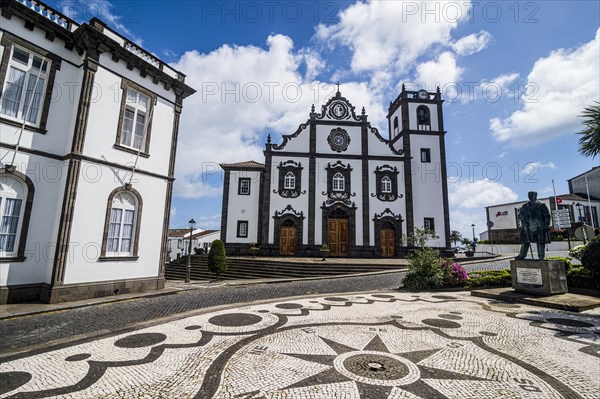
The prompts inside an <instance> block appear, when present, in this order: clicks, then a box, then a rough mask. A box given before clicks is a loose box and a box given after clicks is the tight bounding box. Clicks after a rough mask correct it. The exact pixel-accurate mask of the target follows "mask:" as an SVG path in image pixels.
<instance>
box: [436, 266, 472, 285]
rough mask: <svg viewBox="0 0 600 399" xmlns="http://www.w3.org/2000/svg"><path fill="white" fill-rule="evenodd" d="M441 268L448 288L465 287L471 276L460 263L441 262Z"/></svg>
mask: <svg viewBox="0 0 600 399" xmlns="http://www.w3.org/2000/svg"><path fill="white" fill-rule="evenodd" d="M441 263H442V264H441V267H442V270H443V272H444V285H445V286H447V287H455V286H460V285H464V284H465V282H466V281H467V279H468V278H469V275H468V274H467V271H466V270H465V268H464V267H462V266H461V265H460V264H459V263H458V262H452V261H450V260H444V261H442V262H441Z"/></svg>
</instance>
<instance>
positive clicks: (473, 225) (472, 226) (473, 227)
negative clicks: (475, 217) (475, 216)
mask: <svg viewBox="0 0 600 399" xmlns="http://www.w3.org/2000/svg"><path fill="white" fill-rule="evenodd" d="M471 228H472V229H473V252H475V245H477V244H475V223H473V224H472V225H471Z"/></svg>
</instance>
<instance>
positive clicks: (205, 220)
mask: <svg viewBox="0 0 600 399" xmlns="http://www.w3.org/2000/svg"><path fill="white" fill-rule="evenodd" d="M197 225H198V226H201V227H202V228H203V229H204V230H214V229H217V230H218V229H220V228H221V214H220V213H215V214H212V215H200V217H199V218H198V223H197Z"/></svg>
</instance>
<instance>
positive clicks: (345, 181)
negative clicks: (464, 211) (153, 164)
mask: <svg viewBox="0 0 600 399" xmlns="http://www.w3.org/2000/svg"><path fill="white" fill-rule="evenodd" d="M442 103H443V100H442V97H441V93H440V90H439V88H438V89H437V91H435V92H428V91H426V90H419V91H410V90H406V88H405V86H404V85H403V86H402V91H401V93H400V94H399V96H398V97H397V98H396V99H395V100H394V101H392V102H390V106H389V112H388V115H387V119H388V130H389V132H388V135H387V137H384V136H382V135H381V133H380V132H379V130H378V129H377V128H376V127H374V126H372V125H371V122H370V121H369V119H368V115H367V113H366V110H365V109H364V107H363V108H362V110H360V111H358V112H357V110H356V108H355V107H354V106H353V105H352V103H351V102H350V101H349V99H347V98H345V97H343V96H342V94H341V92H340V91H339V87H338V91H337V93H336V94H335V95H334V96H332V97H331V98H330V99H329V100H328V101H327V103H326V104H325V105H323V106H322V107H321V110H320V112H317V111H316V110H315V106H314V105H313V106H312V109H311V111H310V114H309V117H308V120H306V122H304V123H302V124H300V126H299V127H298V129H297V130H296V131H295V132H293V133H291V134H288V135H283V136H282V139H281V142H280V143H273V142H271V137H270V136H269V137H268V138H267V142H266V145H265V150H264V155H265V160H264V163H260V162H256V161H246V162H239V163H223V164H221V167H222V169H223V170H224V186H223V208H222V218H221V240H223V242H224V243H225V248H226V251H227V253H228V254H230V255H233V254H247V253H248V249H249V247H250V245H251V244H256V246H258V247H260V255H261V256H318V255H319V249H320V248H321V246H322V245H323V244H327V245H328V246H329V249H330V254H329V256H330V257H352V258H379V257H398V256H404V255H406V254H407V253H408V251H409V250H410V249H411V247H412V245H413V243H412V240H411V239H410V233H412V232H414V231H415V229H416V228H427V229H431V230H434V231H435V232H436V235H437V236H438V238H436V239H432V240H429V241H428V242H427V246H430V247H434V248H438V249H440V250H442V251H447V250H449V249H450V225H449V212H448V187H447V180H446V153H445V144H444V140H445V133H446V132H445V131H444V122H443V113H442ZM407 233H408V236H407ZM406 237H409V238H408V239H406Z"/></svg>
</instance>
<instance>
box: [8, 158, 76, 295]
mask: <svg viewBox="0 0 600 399" xmlns="http://www.w3.org/2000/svg"><path fill="white" fill-rule="evenodd" d="M12 155H13V152H12V151H7V150H6V149H4V148H0V157H2V159H6V158H8V157H9V158H11V159H12ZM15 164H16V166H17V171H19V172H21V173H23V174H25V175H27V176H28V177H29V178H30V179H31V181H32V183H33V185H34V197H33V206H32V213H31V218H30V222H29V230H28V234H27V242H26V247H25V257H26V260H25V261H24V262H14V263H0V285H3V286H4V285H17V284H33V283H41V282H46V283H49V282H50V278H51V274H52V266H53V262H54V254H55V250H56V235H57V232H58V216H60V210H61V207H62V197H63V193H64V182H65V180H66V176H67V169H68V168H67V162H63V161H58V160H53V159H48V158H45V157H39V156H36V155H29V154H25V153H22V152H21V153H19V154H18V155H17V157H16V159H15ZM23 206H25V202H23Z"/></svg>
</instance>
